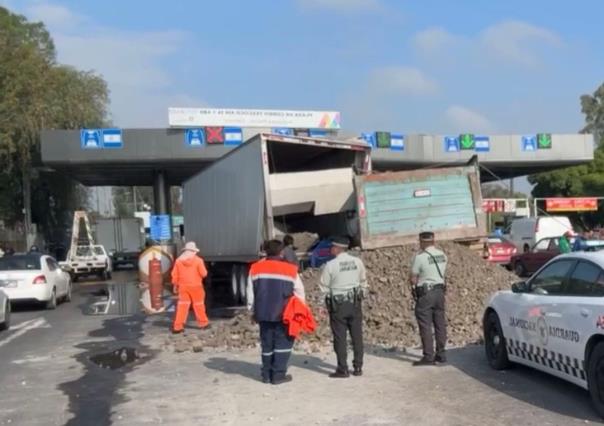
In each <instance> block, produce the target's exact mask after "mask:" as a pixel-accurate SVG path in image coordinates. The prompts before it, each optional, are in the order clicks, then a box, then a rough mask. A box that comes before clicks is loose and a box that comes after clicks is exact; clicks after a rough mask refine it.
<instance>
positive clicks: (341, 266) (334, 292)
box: [319, 238, 368, 378]
mask: <svg viewBox="0 0 604 426" xmlns="http://www.w3.org/2000/svg"><path fill="white" fill-rule="evenodd" d="M348 244H349V242H348V239H347V238H336V239H334V241H333V243H332V246H331V254H332V255H333V256H335V258H334V259H332V260H330V261H329V262H327V263H326V264H325V266H324V268H323V271H322V273H321V281H320V284H319V285H320V288H321V291H322V292H323V295H324V296H325V302H326V304H327V310H328V312H329V320H330V325H331V331H332V333H333V347H334V350H335V352H336V356H337V358H338V367H337V369H336V371H335V372H334V373H332V374H330V375H329V377H331V378H347V377H349V376H350V373H349V370H348V361H347V357H348V353H347V333H350V337H351V339H352V347H353V352H354V359H353V361H352V365H353V367H354V371H353V373H352V374H353V375H354V376H362V375H363V310H362V307H361V302H362V298H363V292H364V291H366V290H367V288H368V285H367V277H366V273H365V265H363V262H362V261H361V259H359V258H357V257H354V256H351V255H349V254H348V253H347V252H346V249H347V248H348Z"/></svg>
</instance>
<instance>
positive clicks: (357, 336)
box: [329, 301, 363, 372]
mask: <svg viewBox="0 0 604 426" xmlns="http://www.w3.org/2000/svg"><path fill="white" fill-rule="evenodd" d="M329 320H330V324H331V332H332V333H333V348H334V350H335V352H336V356H337V358H338V371H342V372H344V371H348V342H347V336H348V335H347V333H350V337H351V339H352V349H353V353H354V359H353V360H352V365H353V367H354V368H358V369H361V368H363V309H362V304H361V302H356V303H353V302H347V301H343V302H340V303H336V302H334V303H333V306H332V307H331V310H330V313H329Z"/></svg>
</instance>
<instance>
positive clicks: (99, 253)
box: [93, 246, 105, 256]
mask: <svg viewBox="0 0 604 426" xmlns="http://www.w3.org/2000/svg"><path fill="white" fill-rule="evenodd" d="M93 250H94V254H96V255H97V256H102V255H104V254H105V251H104V250H103V247H101V246H94V248H93Z"/></svg>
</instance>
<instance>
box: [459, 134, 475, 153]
mask: <svg viewBox="0 0 604 426" xmlns="http://www.w3.org/2000/svg"><path fill="white" fill-rule="evenodd" d="M459 145H460V146H461V149H467V150H470V149H474V146H475V142H474V135H473V134H470V133H465V134H463V135H459Z"/></svg>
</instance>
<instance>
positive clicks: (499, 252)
mask: <svg viewBox="0 0 604 426" xmlns="http://www.w3.org/2000/svg"><path fill="white" fill-rule="evenodd" d="M517 252H518V249H517V248H516V246H515V245H514V244H513V243H511V242H509V241H508V240H506V239H505V238H503V237H499V236H496V235H491V236H489V237H488V238H487V241H486V242H485V243H484V258H485V259H486V260H488V261H489V262H492V263H498V264H500V265H503V266H506V267H509V268H510V269H511V262H512V256H514V255H515V254H516V253H517Z"/></svg>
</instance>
